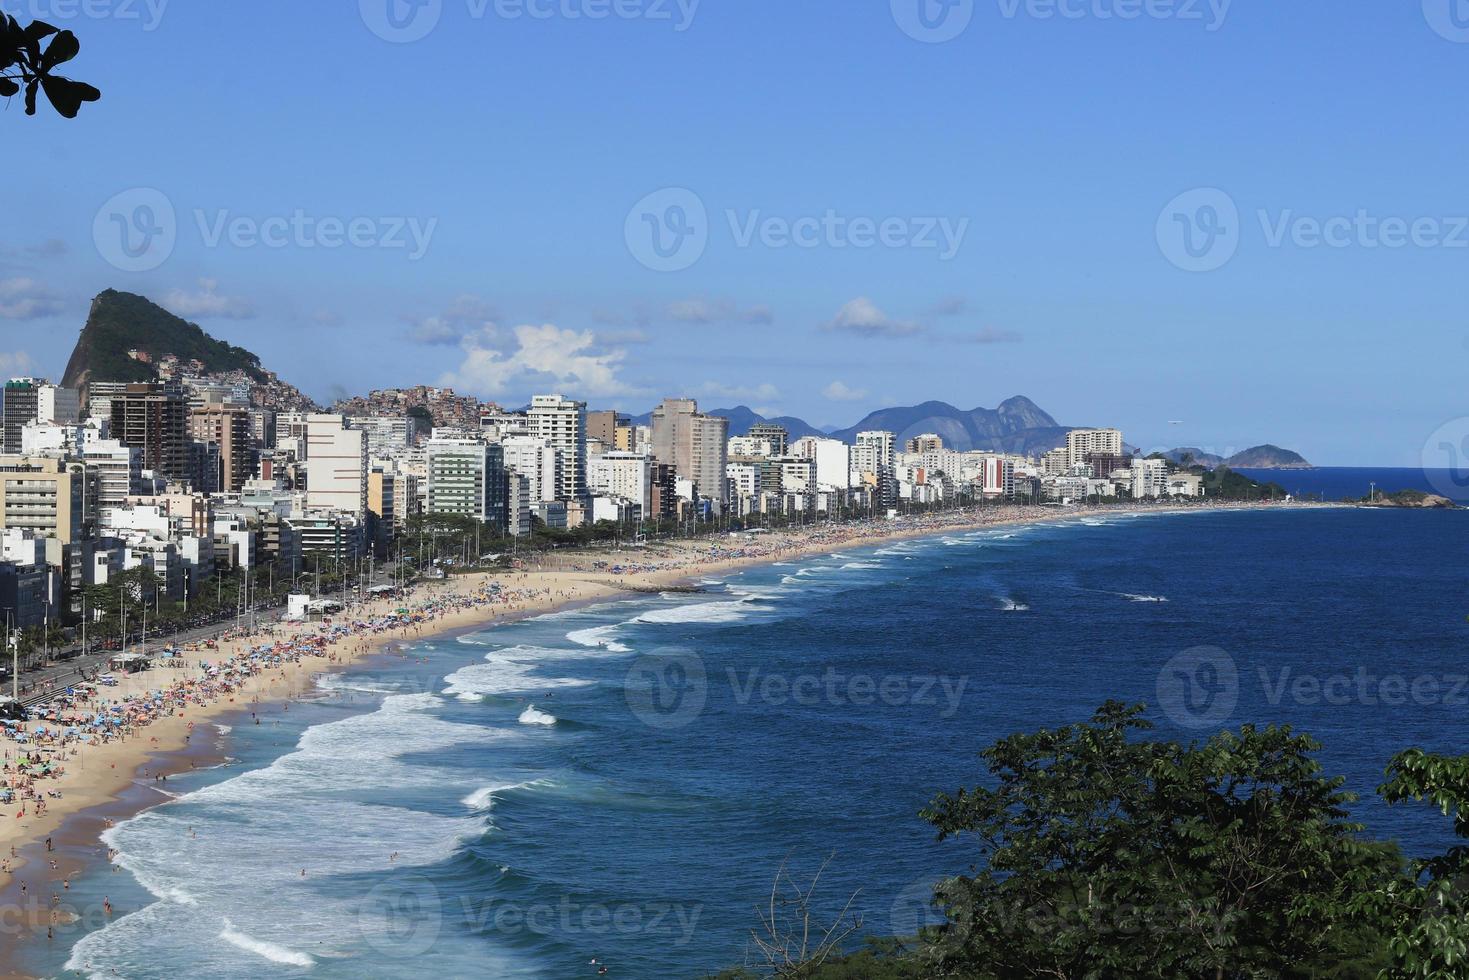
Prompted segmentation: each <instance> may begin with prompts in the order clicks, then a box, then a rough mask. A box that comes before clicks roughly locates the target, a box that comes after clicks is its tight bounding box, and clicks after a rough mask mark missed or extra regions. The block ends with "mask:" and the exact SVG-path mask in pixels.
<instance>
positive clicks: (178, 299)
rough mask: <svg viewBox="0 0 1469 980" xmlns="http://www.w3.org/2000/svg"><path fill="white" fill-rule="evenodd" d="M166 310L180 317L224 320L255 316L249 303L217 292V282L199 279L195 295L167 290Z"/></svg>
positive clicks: (183, 291)
mask: <svg viewBox="0 0 1469 980" xmlns="http://www.w3.org/2000/svg"><path fill="white" fill-rule="evenodd" d="M162 305H163V306H164V307H165V308H166V309H168V310H170V311H172V312H173V313H174V314H176V315H177V316H181V317H218V318H220V319H224V320H249V319H250V318H252V317H254V316H255V307H254V306H252V305H251V303H250V301H249V300H247V299H243V298H241V297H238V296H224V295H222V294H221V293H220V292H219V280H217V279H200V280H199V291H198V292H197V293H190V292H186V291H185V290H182V289H172V290H169V292H168V294H167V295H165V296H164V297H163V304H162Z"/></svg>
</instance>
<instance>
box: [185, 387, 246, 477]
mask: <svg viewBox="0 0 1469 980" xmlns="http://www.w3.org/2000/svg"><path fill="white" fill-rule="evenodd" d="M189 435H190V437H192V438H193V439H194V441H196V442H202V443H212V444H213V445H215V446H217V447H218V448H219V454H218V457H219V458H218V460H217V462H216V461H215V460H214V459H213V456H212V454H211V456H210V462H211V464H212V465H213V466H216V467H217V468H218V472H217V473H213V474H210V475H211V476H212V477H213V480H212V482H213V485H214V486H216V487H218V488H219V489H220V490H221V491H224V492H226V493H237V492H239V491H240V490H241V489H243V488H244V486H245V483H246V481H248V480H249V479H250V478H251V477H252V476H253V475H254V473H255V451H254V442H255V437H254V433H253V431H252V427H251V424H250V410H249V409H248V408H247V407H245V406H244V405H232V404H228V403H224V402H217V401H211V402H206V403H204V404H202V405H200V406H198V407H196V408H194V409H192V410H190V412H189Z"/></svg>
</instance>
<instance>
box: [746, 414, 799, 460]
mask: <svg viewBox="0 0 1469 980" xmlns="http://www.w3.org/2000/svg"><path fill="white" fill-rule="evenodd" d="M748 435H749V437H750V438H751V439H760V440H764V441H765V442H768V443H770V454H769V455H771V456H784V455H786V454H787V453H788V452H790V443H791V434H790V432H789V431H788V430H787V429H786V427H785V426H783V425H776V424H775V423H774V422H759V423H756V424H755V425H752V426H750V431H749V433H748Z"/></svg>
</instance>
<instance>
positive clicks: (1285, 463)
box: [1163, 444, 1312, 470]
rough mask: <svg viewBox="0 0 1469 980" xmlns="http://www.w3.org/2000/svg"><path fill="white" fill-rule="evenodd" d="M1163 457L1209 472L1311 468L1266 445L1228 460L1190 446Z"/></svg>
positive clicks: (1301, 459)
mask: <svg viewBox="0 0 1469 980" xmlns="http://www.w3.org/2000/svg"><path fill="white" fill-rule="evenodd" d="M1163 455H1164V456H1166V457H1168V459H1170V460H1172V461H1173V462H1174V463H1177V464H1179V465H1185V464H1187V465H1193V466H1206V467H1208V468H1209V469H1211V470H1212V469H1215V468H1216V467H1219V466H1228V467H1229V468H1230V469H1232V470H1237V469H1253V470H1308V469H1311V468H1312V467H1311V464H1310V463H1308V462H1306V458H1305V457H1304V456H1302V455H1301V454H1300V453H1295V452H1291V451H1290V450H1289V449H1281V448H1280V447H1279V446H1272V445H1268V444H1267V445H1264V446H1255V447H1254V448H1252V449H1246V450H1244V451H1242V452H1238V453H1235V454H1234V455H1233V456H1230V457H1229V458H1228V459H1225V458H1224V457H1223V456H1218V455H1215V454H1214V453H1206V452H1204V451H1203V450H1202V449H1195V448H1193V447H1192V446H1188V447H1184V448H1181V449H1170V450H1168V451H1167V452H1165V453H1164V454H1163Z"/></svg>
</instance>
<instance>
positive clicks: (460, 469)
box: [427, 439, 510, 531]
mask: <svg viewBox="0 0 1469 980" xmlns="http://www.w3.org/2000/svg"><path fill="white" fill-rule="evenodd" d="M427 448H428V508H427V512H428V513H430V514H453V515H458V516H461V517H472V518H474V519H475V520H479V521H485V522H487V523H489V524H491V525H493V526H494V527H496V528H498V529H500V530H502V531H503V530H505V529H506V526H507V524H506V517H507V513H508V510H507V508H508V497H509V494H510V487H509V482H508V478H507V475H506V470H505V452H504V450H503V449H502V448H501V447H500V446H499V445H497V444H495V443H486V442H480V441H478V440H474V439H430V440H429V441H428V447H427Z"/></svg>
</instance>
